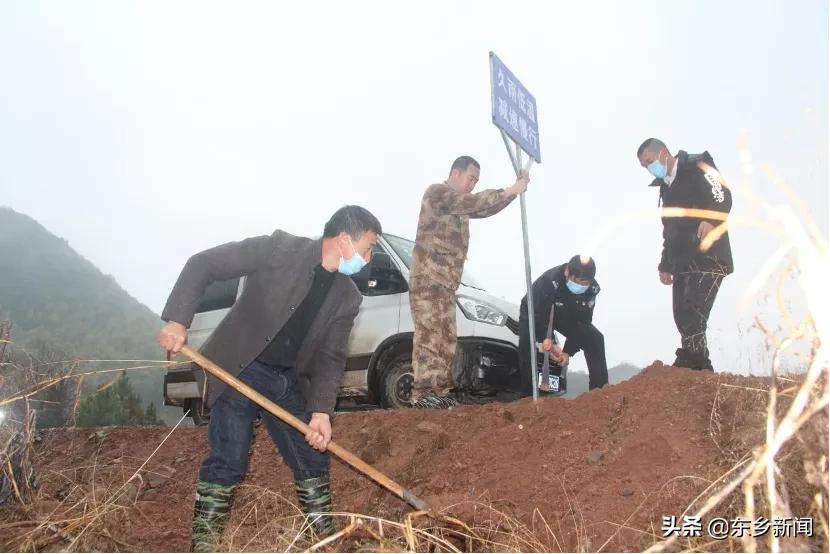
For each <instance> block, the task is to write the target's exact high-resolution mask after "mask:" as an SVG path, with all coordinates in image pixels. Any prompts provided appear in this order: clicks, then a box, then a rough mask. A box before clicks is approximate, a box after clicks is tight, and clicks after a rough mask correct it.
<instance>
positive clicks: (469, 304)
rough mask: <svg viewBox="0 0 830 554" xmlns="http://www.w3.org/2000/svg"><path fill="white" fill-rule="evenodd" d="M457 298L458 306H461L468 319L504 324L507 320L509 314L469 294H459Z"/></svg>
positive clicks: (491, 323)
mask: <svg viewBox="0 0 830 554" xmlns="http://www.w3.org/2000/svg"><path fill="white" fill-rule="evenodd" d="M457 300H458V307H460V308H461V311H462V312H464V315H465V316H467V319H470V320H472V321H480V322H482V323H489V324H490V325H504V324H505V323H506V322H507V316H506V315H505V314H504V313H502V312H501V311H499V310H498V309H496V308H494V307H493V306H491V305H489V304H485V303H484V302H482V301H481V300H476V299H475V298H470V297H467V296H459V297H458V299H457Z"/></svg>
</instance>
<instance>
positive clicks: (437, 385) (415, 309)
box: [409, 279, 457, 401]
mask: <svg viewBox="0 0 830 554" xmlns="http://www.w3.org/2000/svg"><path fill="white" fill-rule="evenodd" d="M410 285H411V286H410V289H409V306H410V309H411V310H412V321H413V322H414V323H415V339H414V342H413V350H412V369H413V371H414V373H415V383H414V385H413V390H412V400H413V401H415V400H418V399H419V398H420V397H421V396H423V395H424V394H425V393H427V392H430V391H431V392H434V393H435V394H438V395H444V394H446V393H447V392H448V391H449V390H450V389H451V388H452V387H453V380H452V365H453V359H454V358H455V345H456V343H457V338H456V336H455V332H456V331H455V291H453V290H451V289H449V288H447V287H445V286H443V285H439V284H436V283H432V282H430V281H422V280H420V279H418V280H413V282H412V283H410Z"/></svg>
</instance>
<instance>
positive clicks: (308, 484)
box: [294, 473, 336, 537]
mask: <svg viewBox="0 0 830 554" xmlns="http://www.w3.org/2000/svg"><path fill="white" fill-rule="evenodd" d="M294 488H295V489H296V490H297V499H298V500H299V502H300V508H301V509H302V510H303V513H304V514H305V515H306V516H308V519H309V523H310V524H311V529H313V530H314V534H315V535H317V536H318V537H324V536H328V535H331V534H333V533H334V532H335V531H336V529H335V527H334V520H333V519H332V517H331V515H330V514H331V484H330V481H329V475H328V473H326V474H325V475H322V476H320V477H312V478H311V479H302V480H298V481H294Z"/></svg>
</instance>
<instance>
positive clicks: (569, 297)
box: [520, 264, 600, 356]
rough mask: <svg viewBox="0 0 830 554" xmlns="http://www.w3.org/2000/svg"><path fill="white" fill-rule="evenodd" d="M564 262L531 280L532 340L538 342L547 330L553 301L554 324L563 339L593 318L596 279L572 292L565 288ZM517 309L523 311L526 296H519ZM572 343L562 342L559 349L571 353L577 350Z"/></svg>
mask: <svg viewBox="0 0 830 554" xmlns="http://www.w3.org/2000/svg"><path fill="white" fill-rule="evenodd" d="M567 267H568V264H562V265H558V266H556V267H553V268H551V269H549V270H547V271H546V272H544V273H543V274H542V275H540V276H539V278H538V279H536V280H535V281H534V282H533V286H532V287H531V290H532V291H533V312H534V329H535V331H536V341H537V342H542V341H543V340H545V336H546V335H547V332H548V321H549V320H550V307H551V305H552V304H554V303H555V304H556V308H555V309H554V312H553V313H554V327H555V328H556V330H558V331H559V332H561V333H562V334H564V335H565V337H566V338H567V337H568V336H570V335H572V334H574V332H575V330H576V328H577V327H578V326H579V325H589V324H591V322H592V320H593V318H594V305H595V304H596V301H597V295H598V294H599V291H600V287H599V283H598V282H597V280H596V279H593V280H591V284H590V285H589V286H588V290H586V291H585V292H584V293H582V294H574V293H572V292H571V291H570V290H568V286H567V284H566V282H567V279H566V278H565V268H567ZM520 310H521V312H523V313H525V314H526V313H527V295H525V296H524V297H522V303H521V306H520ZM575 344H576V343H574V342H570V343H569V341H568V340H566V341H565V346H564V348H563V350H564V351H565V352H566V353H567V354H568V355H569V356H572V355H574V354H575V353H576V352H577V351H578V350H579V349H578V348H576V347H575Z"/></svg>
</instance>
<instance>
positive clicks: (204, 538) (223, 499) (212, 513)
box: [190, 481, 233, 552]
mask: <svg viewBox="0 0 830 554" xmlns="http://www.w3.org/2000/svg"><path fill="white" fill-rule="evenodd" d="M232 497H233V486H232V485H231V486H226V485H217V484H215V483H208V482H207V481H199V482H198V483H197V484H196V506H195V507H194V509H193V538H192V540H191V543H190V551H191V552H216V545H217V544H218V543H219V538H220V537H221V536H222V531H224V530H225V525H226V524H227V523H228V514H229V513H230V510H231V499H232Z"/></svg>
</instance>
